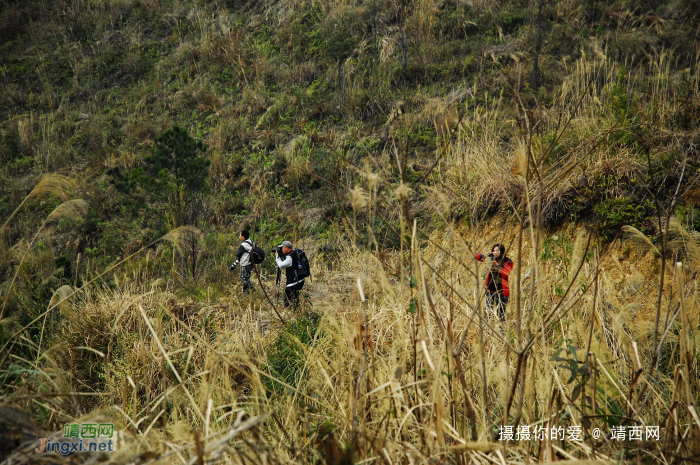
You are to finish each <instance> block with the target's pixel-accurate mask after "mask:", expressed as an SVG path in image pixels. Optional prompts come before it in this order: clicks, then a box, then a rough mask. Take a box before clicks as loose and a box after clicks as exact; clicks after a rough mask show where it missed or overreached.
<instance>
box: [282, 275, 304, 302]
mask: <svg viewBox="0 0 700 465" xmlns="http://www.w3.org/2000/svg"><path fill="white" fill-rule="evenodd" d="M303 288H304V281H302V282H300V283H297V284H295V285H294V286H289V287H285V288H284V308H287V307H289V306H290V305H291V306H292V307H298V306H299V293H300V292H301V290H302V289H303Z"/></svg>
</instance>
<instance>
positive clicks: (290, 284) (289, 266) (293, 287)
mask: <svg viewBox="0 0 700 465" xmlns="http://www.w3.org/2000/svg"><path fill="white" fill-rule="evenodd" d="M280 247H281V248H282V256H280V254H279V253H278V252H275V255H276V256H277V258H275V261H276V262H277V266H278V267H279V269H280V270H285V273H286V275H287V286H286V287H285V288H284V306H285V308H286V307H289V306H290V305H292V306H294V307H296V306H297V305H298V304H299V293H300V292H301V290H302V288H303V287H304V279H303V278H302V279H298V277H297V268H298V264H297V263H294V259H293V257H292V254H291V252H292V243H291V242H289V241H284V242H282V245H281V246H280Z"/></svg>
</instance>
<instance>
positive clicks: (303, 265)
mask: <svg viewBox="0 0 700 465" xmlns="http://www.w3.org/2000/svg"><path fill="white" fill-rule="evenodd" d="M289 255H291V257H292V266H293V267H294V271H296V275H297V281H300V280H302V279H305V278H309V277H311V265H310V264H309V259H308V258H306V254H305V253H304V251H303V250H301V249H294V250H292V251H291V252H290V254H289Z"/></svg>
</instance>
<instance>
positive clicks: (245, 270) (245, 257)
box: [229, 229, 255, 294]
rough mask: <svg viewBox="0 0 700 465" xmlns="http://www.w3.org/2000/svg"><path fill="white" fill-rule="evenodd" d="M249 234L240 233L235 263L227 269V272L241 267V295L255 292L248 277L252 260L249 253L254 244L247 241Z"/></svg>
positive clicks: (244, 231) (251, 269)
mask: <svg viewBox="0 0 700 465" xmlns="http://www.w3.org/2000/svg"><path fill="white" fill-rule="evenodd" d="M249 237H250V233H249V232H248V230H246V229H244V230H243V231H241V245H240V246H239V247H238V251H237V252H236V262H235V263H234V264H233V265H231V266H230V267H229V270H231V271H233V270H234V268H236V266H238V265H239V264H240V265H241V272H240V274H239V277H240V278H241V283H242V284H243V293H244V294H246V293H248V290H253V291H254V290H255V286H253V283H251V282H250V276H251V274H252V273H253V260H252V259H251V252H252V251H253V247H255V244H254V243H253V241H251V240H250V239H248V238H249Z"/></svg>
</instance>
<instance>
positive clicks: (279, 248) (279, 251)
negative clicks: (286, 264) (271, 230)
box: [271, 246, 284, 257]
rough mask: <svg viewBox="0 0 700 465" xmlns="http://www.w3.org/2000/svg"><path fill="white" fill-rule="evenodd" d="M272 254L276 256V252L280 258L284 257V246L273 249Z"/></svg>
mask: <svg viewBox="0 0 700 465" xmlns="http://www.w3.org/2000/svg"><path fill="white" fill-rule="evenodd" d="M271 252H272V253H273V254H274V253H275V252H277V256H278V257H284V252H282V246H279V247H277V248H275V249H272V250H271Z"/></svg>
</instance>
